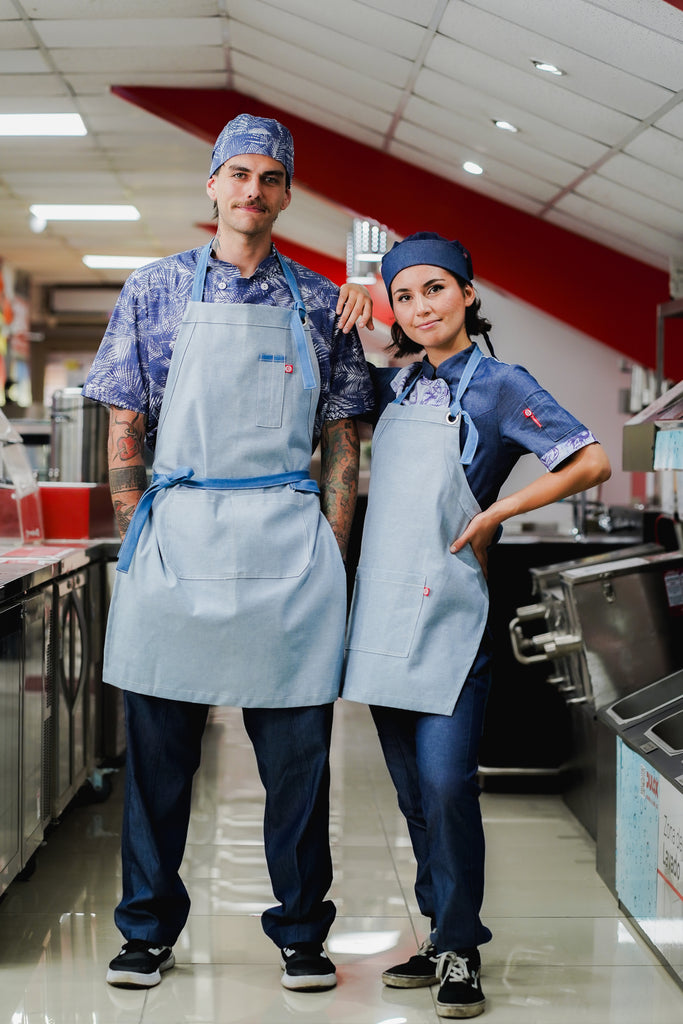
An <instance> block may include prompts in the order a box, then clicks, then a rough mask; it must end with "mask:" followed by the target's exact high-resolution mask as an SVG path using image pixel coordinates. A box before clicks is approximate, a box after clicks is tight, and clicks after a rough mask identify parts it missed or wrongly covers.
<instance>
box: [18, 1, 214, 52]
mask: <svg viewBox="0 0 683 1024" xmlns="http://www.w3.org/2000/svg"><path fill="white" fill-rule="evenodd" d="M142 13H144V9H143V11H142ZM223 25H224V22H223V20H222V19H220V18H146V17H137V18H135V19H133V18H131V19H127V18H107V19H106V20H104V19H87V20H85V19H81V20H73V21H67V20H61V21H37V22H35V27H36V31H37V33H38V35H39V36H40V38H41V40H42V41H43V43H44V44H45V45H46V46H49V47H51V48H60V49H62V48H67V49H71V50H72V49H73V48H74V47H76V46H77V47H78V48H79V49H80V48H81V47H95V48H98V49H101V48H102V47H110V46H111V47H126V48H129V47H131V46H135V47H136V48H145V47H152V48H154V49H156V48H157V47H159V48H161V47H175V48H176V49H177V48H179V47H180V46H181V45H187V46H194V47H197V46H215V45H216V43H220V42H221V41H222V29H223Z"/></svg>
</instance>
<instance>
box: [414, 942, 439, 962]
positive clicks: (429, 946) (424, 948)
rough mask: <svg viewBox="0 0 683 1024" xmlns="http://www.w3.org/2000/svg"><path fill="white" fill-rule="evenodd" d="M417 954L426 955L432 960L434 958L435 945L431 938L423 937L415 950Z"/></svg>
mask: <svg viewBox="0 0 683 1024" xmlns="http://www.w3.org/2000/svg"><path fill="white" fill-rule="evenodd" d="M417 956H427V957H429V958H430V959H432V960H435V959H436V947H435V945H434V943H433V942H432V940H431V939H425V940H424V942H423V943H422V945H421V946H420V948H419V949H418V951H417Z"/></svg>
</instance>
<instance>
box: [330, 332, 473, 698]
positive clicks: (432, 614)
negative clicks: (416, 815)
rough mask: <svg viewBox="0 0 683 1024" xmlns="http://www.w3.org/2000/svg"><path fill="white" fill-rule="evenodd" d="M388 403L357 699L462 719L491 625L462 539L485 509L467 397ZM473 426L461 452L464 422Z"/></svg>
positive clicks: (354, 690) (362, 595) (377, 463)
mask: <svg viewBox="0 0 683 1024" xmlns="http://www.w3.org/2000/svg"><path fill="white" fill-rule="evenodd" d="M481 358H482V353H481V350H480V349H479V348H476V347H475V349H474V350H473V352H472V355H471V356H470V358H469V360H468V363H467V366H466V368H465V371H464V373H463V376H462V378H461V380H460V383H459V385H458V388H457V391H456V396H455V398H454V399H453V402H452V403H451V406H450V409H449V408H443V407H434V406H428V405H401V402H402V401H403V399H404V398H406V397H407V395H408V393H409V392H410V390H411V388H412V387H413V386H414V383H415V379H416V378H415V379H414V380H413V382H412V383H411V384H410V385H409V386H408V387H407V388H406V389H405V391H404V392H403V393H402V394H400V395H398V397H397V398H396V400H395V401H394V402H392V403H391V404H390V405H388V406H387V408H386V409H385V411H384V412H383V413H382V415H381V417H380V419H379V422H378V424H377V427H376V429H375V432H374V434H373V439H372V463H371V472H370V490H369V494H368V508H367V513H366V517H365V526H364V529H363V542H362V546H361V555H360V561H359V564H358V571H357V574H356V583H355V587H354V594H353V603H352V607H351V615H350V619H349V627H348V632H347V642H346V645H347V654H346V666H345V672H344V683H343V689H342V696H343V697H344V698H345V699H346V700H354V701H361V702H362V703H364V704H379V705H382V706H384V707H393V708H405V709H407V710H411V711H422V712H432V713H436V714H441V715H450V714H451V713H452V711H453V708H454V707H455V703H456V701H457V699H458V695H459V693H460V691H461V689H462V687H463V685H464V683H465V679H466V677H467V673H468V672H469V670H470V668H471V666H472V663H473V661H474V658H475V656H476V653H477V651H478V649H479V643H480V641H481V638H482V634H483V632H484V627H485V625H486V617H487V613H488V589H487V586H486V581H485V579H484V574H483V572H482V570H481V566H480V565H479V563H478V561H477V559H476V558H475V556H474V553H473V551H472V548H471V547H470V545H469V544H468V545H466V547H465V548H463V549H462V550H461V551H460V552H458V554H457V555H452V554H451V553H450V551H449V547H450V544H451V543H452V542H453V540H455V538H456V537H458V536H459V535H460V534H461V533H462V531H463V530H464V529H465V527H466V526H467V524H468V523H469V521H470V519H472V517H473V516H474V515H476V513H477V512H479V511H480V508H479V505H478V504H477V502H476V500H475V498H474V496H473V494H472V492H471V490H470V488H469V485H468V483H467V479H466V477H465V471H464V469H463V465H467V464H469V462H471V460H472V457H473V455H474V452H475V450H476V446H477V431H476V427H475V426H474V424H473V423H472V421H471V420H470V418H469V415H468V413H467V412H465V411H464V410H463V409H462V408H461V404H460V403H461V399H462V396H463V394H464V393H465V390H466V388H467V386H468V384H469V382H470V380H471V378H472V376H473V374H474V372H475V370H476V368H477V366H478V364H479V361H480V359H481ZM461 417H462V418H464V420H465V423H466V427H467V437H466V442H465V446H464V448H463V450H462V453H461V450H460V424H461Z"/></svg>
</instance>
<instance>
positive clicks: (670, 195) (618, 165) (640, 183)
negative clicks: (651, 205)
mask: <svg viewBox="0 0 683 1024" xmlns="http://www.w3.org/2000/svg"><path fill="white" fill-rule="evenodd" d="M598 177H601V178H607V179H608V180H609V181H615V182H617V183H618V184H620V185H625V186H626V187H627V188H630V189H633V190H634V192H640V193H642V194H643V195H645V196H650V197H652V198H654V199H658V200H660V201H661V202H662V203H665V204H666V205H667V206H672V207H673V208H674V209H676V210H681V211H683V178H681V176H680V175H674V174H668V173H667V172H666V171H663V170H661V169H660V168H659V167H653V165H652V164H645V163H643V162H642V160H636V159H635V158H634V157H632V156H628V155H626V154H625V153H617V154H615V156H613V157H612V158H611V159H610V160H608V161H607V162H606V163H604V164H603V165H602V167H601V168H600V170H599V172H598Z"/></svg>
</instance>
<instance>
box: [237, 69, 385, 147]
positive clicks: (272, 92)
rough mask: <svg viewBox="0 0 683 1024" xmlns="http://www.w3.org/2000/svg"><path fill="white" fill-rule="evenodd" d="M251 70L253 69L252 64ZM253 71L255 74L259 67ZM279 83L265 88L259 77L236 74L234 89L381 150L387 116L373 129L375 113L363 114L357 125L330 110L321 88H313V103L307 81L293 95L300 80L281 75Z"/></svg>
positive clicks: (348, 118)
mask: <svg viewBox="0 0 683 1024" xmlns="http://www.w3.org/2000/svg"><path fill="white" fill-rule="evenodd" d="M255 64H256V65H258V62H255ZM252 70H254V67H253V66H252ZM256 70H257V73H258V67H257V68H256ZM280 85H281V86H283V85H284V86H286V88H284V89H283V88H265V87H264V85H263V79H262V78H250V77H249V76H245V77H242V76H241V75H236V76H235V88H236V89H237V90H238V92H242V93H244V94H246V95H247V96H253V97H254V98H255V99H257V100H260V101H261V102H262V103H268V104H271V105H272V106H274V107H282V108H285V109H286V110H287V111H290V112H291V113H292V114H294V115H296V116H297V117H303V118H304V119H305V120H307V121H311V122H312V123H313V124H319V125H322V126H323V127H324V128H328V129H329V130H330V131H332V132H337V133H338V134H339V135H347V136H349V138H353V139H355V140H356V141H357V142H363V143H365V145H366V146H372V147H373V148H374V149H380V148H381V147H382V144H383V141H384V136H385V134H386V129H387V125H388V115H385V114H382V115H380V127H379V128H378V129H377V130H376V131H375V130H372V128H371V127H370V122H371V121H372V120H374V116H375V114H374V113H373V116H372V117H368V116H366V117H365V118H364V121H365V123H364V124H359V123H358V122H357V121H354V120H353V119H352V118H350V117H346V116H344V115H343V114H340V113H338V112H337V111H334V110H331V109H330V106H329V104H328V103H326V102H325V100H326V98H327V97H326V95H325V93H324V91H322V95H321V90H319V89H316V92H315V99H316V103H312V102H311V98H310V96H311V90H310V84H309V83H306V87H305V90H304V93H303V95H296V94H294V93H293V92H291V91H289V87H290V86H291V87H292V88H295V89H300V88H301V82H300V81H299V80H296V79H288V80H287V81H286V82H285V81H284V79H282V78H281V79H280ZM318 102H320V104H321V105H320V106H318V105H317V104H318ZM354 113H357V111H354ZM294 144H295V146H296V139H295V140H294Z"/></svg>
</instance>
